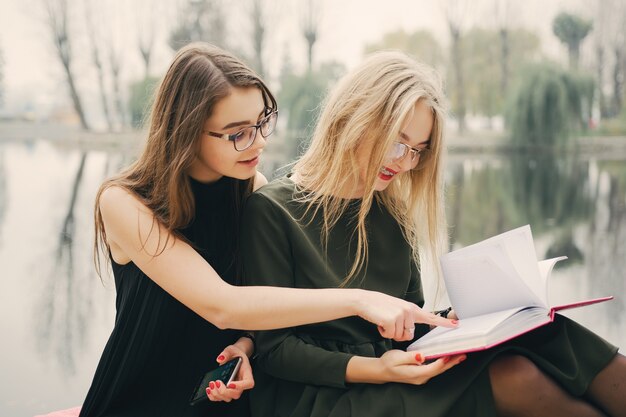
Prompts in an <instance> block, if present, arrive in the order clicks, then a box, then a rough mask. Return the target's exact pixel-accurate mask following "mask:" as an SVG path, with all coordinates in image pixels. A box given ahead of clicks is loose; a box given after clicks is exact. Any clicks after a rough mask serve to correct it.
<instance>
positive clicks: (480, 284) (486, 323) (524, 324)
mask: <svg viewBox="0 0 626 417" xmlns="http://www.w3.org/2000/svg"><path fill="white" fill-rule="evenodd" d="M562 259H566V257H564V256H562V257H559V258H554V259H548V260H545V261H541V262H538V261H537V255H536V253H535V245H534V243H533V237H532V234H531V231H530V226H528V225H526V226H523V227H520V228H517V229H514V230H511V231H509V232H505V233H502V234H500V235H497V236H494V237H492V238H489V239H487V240H484V241H482V242H479V243H476V244H474V245H471V246H466V247H464V248H462V249H459V250H456V251H453V252H450V253H448V254H446V255H444V256H443V257H442V258H441V268H442V271H443V278H444V281H445V283H446V287H447V289H448V295H449V297H450V302H451V303H452V307H453V308H454V311H455V312H456V314H457V316H458V317H459V320H460V322H459V327H458V328H456V329H449V328H445V327H437V328H435V329H433V330H431V331H430V332H429V333H427V334H426V335H424V336H422V337H421V338H420V339H418V340H416V341H415V342H413V343H412V344H411V345H410V346H409V347H408V349H407V350H417V351H419V352H420V353H421V354H422V355H423V356H424V357H425V358H427V359H429V358H437V357H440V356H447V355H452V354H457V353H465V352H472V351H477V350H484V349H488V348H490V347H493V346H495V345H498V344H500V343H504V342H506V341H507V340H510V339H513V338H515V337H517V336H520V335H522V334H524V333H527V332H529V331H531V330H533V329H536V328H537V327H540V326H543V325H545V324H547V323H550V322H552V321H553V320H554V314H555V312H556V311H559V310H564V309H568V308H574V307H581V306H585V305H589V304H595V303H599V302H602V301H607V300H611V299H612V298H613V297H603V298H597V299H592V300H585V301H578V302H575V303H570V304H564V305H558V306H550V305H549V303H548V277H549V276H550V273H551V272H552V268H553V267H554V265H555V264H556V262H558V261H560V260H562Z"/></svg>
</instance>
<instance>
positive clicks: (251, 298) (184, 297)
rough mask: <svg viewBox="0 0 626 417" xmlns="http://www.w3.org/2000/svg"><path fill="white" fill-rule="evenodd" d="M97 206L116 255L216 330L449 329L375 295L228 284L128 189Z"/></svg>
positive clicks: (389, 333)
mask: <svg viewBox="0 0 626 417" xmlns="http://www.w3.org/2000/svg"><path fill="white" fill-rule="evenodd" d="M99 204H100V209H101V212H102V218H103V221H104V226H105V230H106V237H107V241H108V243H109V244H110V245H111V247H112V248H113V247H115V249H116V251H117V253H118V258H117V259H116V261H117V260H118V259H120V258H125V259H127V260H132V261H133V262H134V263H135V265H137V267H139V269H141V270H142V271H143V272H144V273H145V274H146V275H147V276H148V277H150V279H152V280H153V281H154V282H155V283H157V284H158V285H159V286H160V287H161V288H163V289H164V290H165V291H167V292H168V293H169V294H171V295H172V296H173V297H174V298H176V299H177V300H179V301H180V302H181V303H183V304H184V305H186V306H187V307H189V308H190V309H192V310H193V311H195V312H196V313H197V314H198V315H200V316H202V317H203V318H204V319H206V320H207V321H209V322H211V323H213V324H214V325H216V326H217V327H219V328H222V329H224V328H236V329H247V330H267V329H275V328H282V327H292V326H297V325H302V324H307V323H316V322H322V321H328V320H334V319H337V318H341V317H347V316H353V315H358V316H360V317H362V318H364V319H366V320H368V321H370V322H372V323H374V324H377V325H378V326H380V327H381V333H382V334H383V336H385V337H389V338H395V339H396V340H405V339H406V335H404V334H403V332H402V329H403V328H404V327H407V326H409V325H412V323H414V322H426V323H431V324H436V325H444V326H448V327H450V326H452V325H451V324H450V322H449V321H448V320H445V319H443V318H441V317H437V316H434V315H432V314H430V313H427V312H424V311H422V310H421V309H420V308H419V307H417V306H416V305H414V304H412V303H409V302H406V301H404V300H400V299H397V298H394V297H391V296H387V295H385V294H380V293H376V292H370V291H364V290H358V289H350V290H347V289H319V290H318V289H316V290H305V289H292V288H278V287H260V286H257V287H237V286H233V285H230V284H228V283H226V282H225V281H223V280H222V279H221V278H220V276H219V275H218V274H217V273H216V272H215V270H214V269H213V268H212V267H211V266H210V265H209V264H208V263H207V262H206V261H205V260H204V258H202V257H201V256H200V255H199V254H198V253H197V252H196V251H195V250H194V249H193V248H192V247H191V246H190V245H188V244H187V243H185V242H184V241H182V240H180V239H177V238H176V237H175V236H172V235H170V234H169V232H168V231H167V230H166V229H165V228H164V227H163V226H162V225H160V224H159V223H158V222H156V221H155V220H154V217H153V215H152V212H151V211H150V209H148V208H147V207H146V206H145V205H143V204H142V203H141V202H140V201H139V199H138V198H137V197H135V196H134V195H132V194H131V193H130V192H128V191H127V190H125V189H123V188H121V187H110V188H108V189H106V190H105V191H104V192H103V193H102V195H101V197H100V201H99ZM167 237H169V241H168V243H167V246H166V247H165V248H164V247H163V246H164V242H165V240H166V239H167ZM115 255H116V254H115V252H114V258H115ZM120 255H121V256H120Z"/></svg>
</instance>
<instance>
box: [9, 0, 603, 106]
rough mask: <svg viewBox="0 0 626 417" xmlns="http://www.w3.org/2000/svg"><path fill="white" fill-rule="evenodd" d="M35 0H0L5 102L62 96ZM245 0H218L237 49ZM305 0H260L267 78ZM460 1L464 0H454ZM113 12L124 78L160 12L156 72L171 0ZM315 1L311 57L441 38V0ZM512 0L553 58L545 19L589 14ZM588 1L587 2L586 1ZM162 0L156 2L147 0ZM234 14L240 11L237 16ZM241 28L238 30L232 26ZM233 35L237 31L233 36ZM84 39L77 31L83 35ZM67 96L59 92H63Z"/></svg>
mask: <svg viewBox="0 0 626 417" xmlns="http://www.w3.org/2000/svg"><path fill="white" fill-rule="evenodd" d="M41 1H42V0H2V1H0V47H1V49H2V53H3V55H4V61H5V70H4V86H5V89H6V95H5V106H6V107H7V108H11V107H12V106H13V107H14V108H15V107H16V106H23V105H24V103H25V102H27V101H29V100H30V101H32V102H34V103H36V105H37V106H42V105H43V106H45V105H46V104H47V105H54V104H55V103H56V102H57V101H58V100H61V99H63V100H66V98H65V97H64V94H65V84H64V79H63V75H62V73H61V70H60V67H59V64H58V62H57V60H56V57H55V56H54V55H53V53H52V52H51V43H50V40H49V38H48V34H47V32H46V28H45V26H44V23H43V22H44V20H43V11H42V7H41ZM68 1H69V2H70V3H72V2H77V1H80V2H83V1H84V0H68ZM248 1H249V0H230V1H229V0H225V1H224V3H225V4H227V5H228V7H231V10H230V11H229V14H230V16H231V18H230V20H231V21H230V22H229V24H230V25H231V26H230V27H231V31H230V32H229V36H230V37H231V39H232V40H233V42H234V43H235V44H236V43H237V42H240V47H242V48H244V47H248V46H247V45H246V44H244V42H243V41H242V40H247V39H249V36H250V35H249V32H248V33H246V32H245V28H246V22H247V21H246V17H245V16H243V15H242V12H241V9H242V8H243V7H244V5H245V4H247V2H248ZM305 1H306V0H267V10H268V11H269V13H270V14H271V15H272V19H271V21H272V22H274V26H272V27H270V28H269V29H268V40H267V46H266V48H267V55H266V60H267V62H268V66H269V78H270V83H272V82H273V81H274V80H275V78H276V76H277V75H278V72H279V69H280V65H281V61H282V58H283V57H284V55H285V49H286V48H288V49H289V50H290V51H291V56H292V60H293V61H294V64H295V65H296V67H302V66H303V65H304V61H305V48H304V40H303V39H302V36H301V35H300V34H299V32H298V30H299V24H300V21H301V15H302V13H301V10H300V9H301V8H302V7H304V4H305ZM461 1H464V0H461ZM496 1H497V0H468V1H466V2H467V3H468V4H470V6H469V7H468V9H467V12H466V18H465V26H466V27H471V26H487V27H489V26H490V25H493V20H494V13H495V6H494V4H495V2H496ZM97 3H100V4H102V5H104V6H101V7H105V6H106V7H107V8H108V9H114V10H116V11H115V12H113V13H112V14H111V13H109V14H103V15H102V14H98V16H97V18H96V22H97V23H96V25H97V27H98V30H103V31H107V30H108V31H112V32H114V33H115V34H114V35H113V42H115V43H117V44H119V45H120V46H121V47H122V48H123V49H124V50H125V55H124V62H123V69H122V71H123V79H124V81H126V82H128V81H130V80H133V79H137V78H139V77H140V76H141V74H142V65H141V60H140V57H139V54H138V50H137V47H136V39H137V27H138V26H139V25H140V24H139V23H138V22H137V18H136V17H135V16H136V15H137V10H138V9H140V8H141V7H146V4H150V3H153V4H151V5H150V6H148V7H150V8H151V9H153V10H157V13H158V14H159V16H160V22H159V27H160V33H159V38H158V39H157V45H156V48H155V52H154V54H155V57H154V58H155V59H154V65H153V67H152V72H153V73H154V74H162V73H163V71H164V69H165V67H166V66H167V64H168V62H169V60H170V59H171V57H172V51H171V50H170V49H169V47H168V46H167V44H166V36H167V29H166V28H167V27H169V26H170V25H171V24H172V22H173V18H172V16H173V15H174V14H175V13H174V10H175V7H174V6H173V4H174V1H173V0H154V1H153V2H150V0H100V1H99V2H97ZM317 3H318V4H319V16H320V18H319V21H320V29H319V40H318V42H317V44H316V46H315V61H316V62H323V61H327V60H330V59H334V60H337V61H340V62H342V63H344V64H345V65H346V66H347V67H351V66H353V65H355V64H356V63H357V62H358V61H359V60H360V59H361V58H362V56H363V48H364V46H365V44H366V43H368V42H375V41H377V40H378V39H380V38H381V36H382V35H383V34H384V33H387V32H390V31H394V30H397V29H404V30H406V31H415V30H418V29H427V30H430V31H432V32H433V33H434V34H435V35H436V36H437V37H438V39H440V41H441V43H442V44H444V45H445V44H447V43H448V36H447V31H446V24H445V17H444V7H445V4H446V0H317ZM510 3H513V6H512V7H513V11H514V13H513V15H514V17H513V22H512V23H513V25H514V26H524V27H526V28H528V29H531V30H533V31H535V32H536V33H538V34H539V35H540V36H541V37H542V38H544V39H543V40H542V48H543V49H544V51H546V53H547V54H548V55H550V56H552V57H554V58H556V59H562V57H563V56H564V52H562V51H561V48H560V47H559V44H558V42H557V41H556V40H555V39H554V37H553V36H552V35H551V29H550V22H551V20H552V18H553V17H554V15H555V14H556V13H558V12H559V11H561V10H567V11H575V12H582V13H587V14H588V13H590V12H591V10H592V6H590V2H583V1H582V0H528V1H525V2H523V3H522V2H517V1H510ZM592 3H593V1H592ZM156 4H161V6H154V5H156ZM82 16H83V13H82V12H81V11H76V12H75V15H74V16H73V17H74V18H76V20H77V21H78V25H79V28H78V30H79V31H80V32H81V33H84V30H85V29H84V28H85V22H84V19H83V18H82ZM237 16H240V17H237ZM237 28H241V30H242V32H241V33H238V32H237V31H236V30H235V29H237ZM239 35H240V36H239ZM83 37H84V36H83ZM74 50H75V53H76V54H77V59H76V65H75V67H74V69H75V70H76V72H77V74H78V78H79V79H78V83H79V88H81V89H82V90H83V91H87V94H88V95H89V91H94V90H95V78H94V77H95V73H94V70H93V68H92V66H91V64H90V63H89V56H88V54H87V53H86V48H85V45H82V44H80V43H78V44H77V45H76V47H75V48H74ZM65 95H66V94H65Z"/></svg>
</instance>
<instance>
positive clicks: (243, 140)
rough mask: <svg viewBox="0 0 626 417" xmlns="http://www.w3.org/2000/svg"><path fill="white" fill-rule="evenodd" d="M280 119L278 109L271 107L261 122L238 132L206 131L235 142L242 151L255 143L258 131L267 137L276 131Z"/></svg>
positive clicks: (234, 144)
mask: <svg viewBox="0 0 626 417" xmlns="http://www.w3.org/2000/svg"><path fill="white" fill-rule="evenodd" d="M277 120H278V110H274V109H270V110H269V114H267V116H265V117H263V118H262V119H261V120H260V121H259V123H257V124H255V125H251V126H246V127H244V128H243V129H240V130H238V131H237V132H236V133H217V132H211V131H205V132H204V133H206V134H207V135H209V136H212V137H215V138H218V139H224V140H229V141H231V142H232V143H233V146H234V147H235V150H236V151H237V152H242V151H245V150H246V149H248V148H249V147H250V146H252V144H253V143H254V140H255V139H256V134H257V131H259V132H261V136H263V137H264V138H267V137H268V136H269V135H271V134H272V133H273V132H274V128H275V127H276V121H277Z"/></svg>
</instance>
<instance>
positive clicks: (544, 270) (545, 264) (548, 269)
mask: <svg viewBox="0 0 626 417" xmlns="http://www.w3.org/2000/svg"><path fill="white" fill-rule="evenodd" d="M564 259H567V256H559V257H558V258H551V259H545V260H543V261H540V262H539V263H538V266H539V275H541V280H542V281H543V286H544V288H545V290H544V291H545V295H544V297H545V299H546V300H547V299H548V284H549V281H548V278H550V274H551V273H552V269H554V265H556V263H557V262H558V261H562V260H564ZM546 303H547V301H546Z"/></svg>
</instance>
